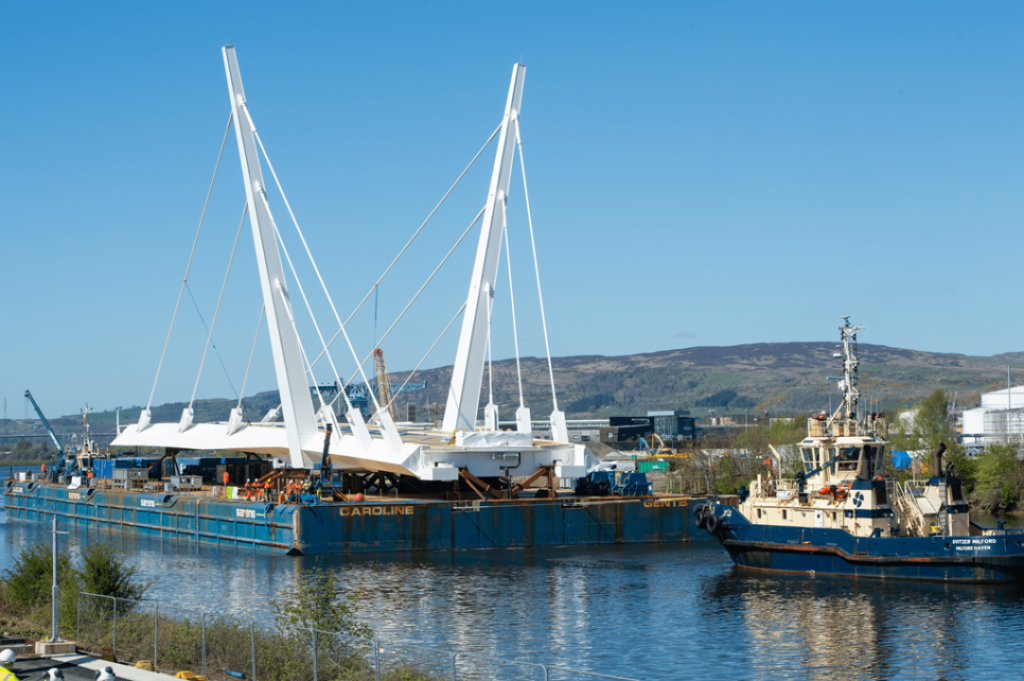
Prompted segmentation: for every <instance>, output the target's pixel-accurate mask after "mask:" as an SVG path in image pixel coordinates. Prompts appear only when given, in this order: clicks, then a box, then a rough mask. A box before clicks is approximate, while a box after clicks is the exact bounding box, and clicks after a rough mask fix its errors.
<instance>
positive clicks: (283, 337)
mask: <svg viewBox="0 0 1024 681" xmlns="http://www.w3.org/2000/svg"><path fill="white" fill-rule="evenodd" d="M223 56H224V66H225V71H226V75H227V80H228V92H229V95H230V102H231V107H232V112H233V120H234V126H235V133H236V140H237V142H238V152H239V159H240V162H241V166H242V174H243V178H244V184H245V194H246V199H247V201H248V215H249V220H250V223H251V227H252V234H253V240H254V243H255V247H256V258H257V264H258V269H259V273H260V283H261V284H262V291H263V300H264V304H265V309H266V318H267V325H268V330H269V335H270V345H271V349H272V351H273V357H274V367H275V371H276V375H277V384H278V389H279V391H280V395H281V408H282V417H283V423H259V424H252V423H249V422H247V421H244V417H243V415H242V413H241V410H240V408H237V407H236V409H235V410H233V411H232V414H231V420H230V421H229V422H227V423H193V421H192V410H191V409H188V408H187V409H186V410H185V413H183V415H182V418H181V421H180V422H174V423H150V422H149V418H148V414H149V412H148V409H147V410H146V411H144V412H143V416H142V417H140V420H139V423H137V424H135V425H131V426H128V427H126V428H125V429H124V430H123V431H122V432H121V433H120V434H119V435H118V437H117V438H116V439H115V440H114V441H113V442H112V443H111V444H112V445H113V446H115V447H161V448H168V449H175V450H179V451H217V450H223V451H237V452H252V453H256V454H264V455H268V456H272V457H275V458H277V459H279V460H281V461H283V462H286V463H287V464H289V465H291V466H292V467H295V468H300V467H303V468H311V467H312V465H313V464H314V462H318V461H320V460H321V458H322V453H323V446H324V431H321V430H320V426H321V425H326V424H325V423H322V421H323V419H324V416H321V417H320V418H319V419H318V416H317V413H316V411H315V409H314V406H313V400H312V397H311V393H310V389H309V385H308V380H307V378H306V372H305V370H304V360H303V355H302V346H301V340H300V338H299V334H298V331H297V329H296V327H295V319H294V313H293V309H292V307H293V305H292V301H291V299H290V296H289V289H288V285H287V282H286V279H285V272H284V267H283V264H282V261H281V255H280V253H279V251H278V245H277V236H276V229H275V223H274V218H273V215H272V214H271V212H270V208H269V204H268V203H267V200H266V192H265V185H264V179H263V173H262V169H261V167H260V162H259V155H258V153H257V146H256V142H257V140H256V131H255V124H254V123H253V120H252V118H251V116H250V114H249V109H248V106H247V104H246V100H245V92H244V90H243V88H242V78H241V75H240V72H239V69H238V62H237V60H236V57H235V51H234V48H232V47H230V46H228V47H225V48H224V50H223ZM525 73H526V67H524V66H523V65H522V64H516V65H515V67H514V68H513V72H512V82H511V85H510V87H509V94H508V99H507V101H506V105H505V115H504V118H503V121H502V126H501V134H500V137H499V142H498V151H497V154H496V157H495V162H494V170H493V175H492V178H491V184H490V192H489V196H488V202H487V204H486V206H485V218H484V223H483V226H482V232H481V235H480V242H479V246H478V250H477V258H476V263H475V265H474V268H473V276H472V279H471V286H470V293H469V298H468V301H467V305H466V307H465V316H464V317H463V328H462V335H461V337H460V340H459V347H458V351H457V354H456V360H455V366H454V371H453V377H452V386H451V390H450V393H449V396H448V408H447V411H446V412H445V416H444V425H443V427H442V429H441V431H431V430H423V429H422V428H419V429H417V428H415V427H409V426H407V427H405V428H402V427H401V426H398V427H397V428H396V426H395V424H394V423H393V422H391V419H390V416H388V412H387V411H386V410H383V411H379V412H378V419H379V423H383V425H384V429H383V430H382V429H381V428H380V427H373V428H369V429H368V428H367V426H366V424H365V423H364V422H363V421H362V418H361V417H359V415H358V412H355V411H354V410H350V411H349V415H348V418H349V423H348V424H337V423H336V424H335V430H334V434H333V436H332V438H331V442H330V445H329V449H328V451H329V454H330V458H331V462H332V464H333V465H334V466H335V467H336V468H337V469H340V470H347V471H351V472H378V471H379V472H387V473H394V474H398V475H409V476H414V477H417V478H420V479H422V480H428V481H431V480H432V481H454V480H457V479H458V478H459V469H460V468H464V469H466V470H468V471H469V472H470V473H472V474H473V475H475V476H477V477H484V478H493V477H499V476H528V475H532V474H533V473H535V472H536V471H537V470H538V468H539V467H541V466H552V467H554V474H555V477H558V478H577V477H582V476H584V475H586V473H587V471H588V470H590V469H592V468H594V467H596V466H597V464H598V461H597V459H596V458H595V457H594V456H593V455H592V454H591V453H590V452H589V451H588V450H587V449H586V447H585V446H583V445H573V444H570V443H568V442H566V440H568V435H567V434H565V433H566V430H565V417H564V414H562V412H559V411H557V410H556V411H555V412H554V413H553V414H552V420H551V426H552V432H553V433H555V437H561V439H562V440H563V441H561V442H553V441H550V440H545V439H540V438H535V437H534V435H532V433H531V432H530V430H531V428H530V420H529V419H530V413H529V410H528V409H526V408H525V407H524V406H522V405H520V409H519V411H518V412H517V421H518V424H519V432H512V431H501V430H497V429H496V427H497V414H496V413H494V414H493V416H492V423H493V425H492V429H491V430H485V431H482V432H481V431H477V430H476V416H477V410H478V408H479V399H480V388H481V383H482V377H483V369H484V359H485V353H486V349H487V339H488V333H489V331H488V329H489V316H490V296H491V295H492V292H493V290H494V284H495V281H494V280H495V274H496V271H497V267H498V256H499V254H500V250H501V237H502V231H503V227H504V224H505V200H506V196H507V194H508V188H509V180H510V175H511V168H512V160H513V151H514V149H515V142H516V130H517V129H518V128H517V127H516V128H513V127H512V126H513V124H515V125H517V121H518V118H517V117H518V114H519V107H520V102H521V98H522V90H523V80H524V76H525ZM261 144H262V143H261ZM218 163H219V161H218ZM268 164H269V159H268ZM269 167H270V168H271V171H272V172H273V167H272V166H269ZM275 178H276V176H275ZM282 193H283V190H282ZM524 193H525V173H524ZM289 210H290V208H289ZM293 217H294V216H293ZM296 227H297V225H296ZM531 229H532V227H531ZM531 234H532V231H531ZM314 266H315V265H314ZM510 268H511V265H510ZM296 283H297V282H296ZM321 283H322V282H321ZM325 291H326V287H325ZM538 293H539V278H538ZM332 306H333V303H332ZM314 322H315V320H314ZM339 323H341V322H340V319H339ZM172 328H173V325H172ZM321 340H322V339H321ZM325 352H326V347H325ZM517 352H518V350H517ZM353 354H354V351H353ZM328 359H329V356H328ZM158 376H159V372H158ZM552 387H553V386H552ZM326 417H327V418H329V419H330V420H332V421H333V420H334V415H333V413H331V414H329V415H326Z"/></svg>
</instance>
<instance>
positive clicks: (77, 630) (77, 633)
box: [75, 591, 82, 641]
mask: <svg viewBox="0 0 1024 681" xmlns="http://www.w3.org/2000/svg"><path fill="white" fill-rule="evenodd" d="M75 640H76V641H81V640H82V592H81V591H79V592H78V626H77V627H75Z"/></svg>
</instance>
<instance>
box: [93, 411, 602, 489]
mask: <svg viewBox="0 0 1024 681" xmlns="http://www.w3.org/2000/svg"><path fill="white" fill-rule="evenodd" d="M227 425H228V424H227V423H197V424H195V425H193V426H192V427H191V428H189V429H188V430H186V431H185V432H179V431H178V424H177V423H154V424H150V425H149V426H148V427H147V428H145V429H144V430H143V431H141V432H140V431H139V427H138V424H134V425H131V426H128V427H127V428H125V429H124V431H123V432H122V433H121V434H120V435H118V437H117V439H115V440H114V442H112V443H111V444H112V445H113V446H114V447H167V448H171V449H178V450H183V451H216V450H223V451H238V452H252V453H254V454H264V455H267V456H273V457H276V458H278V459H280V460H282V461H286V462H287V461H290V460H291V450H290V448H289V442H288V436H287V432H286V428H285V427H284V424H281V423H260V424H251V425H245V426H243V427H242V428H240V429H239V430H238V431H236V432H234V433H232V434H230V435H229V434H228V427H227ZM342 428H347V426H345V425H342ZM400 434H401V435H402V440H403V442H402V448H401V451H400V452H398V453H394V452H392V450H391V449H390V448H389V447H388V445H387V443H386V442H385V441H384V440H383V439H382V438H381V437H380V436H379V434H378V433H372V435H373V438H372V442H371V444H370V447H369V448H368V449H364V448H363V446H362V444H361V443H360V442H359V441H358V440H357V439H356V437H355V436H353V435H351V434H349V433H345V432H343V433H342V434H341V435H340V436H338V434H337V433H335V436H334V437H332V438H331V446H330V450H329V451H330V457H331V463H332V465H333V466H334V467H335V468H336V469H339V470H345V471H349V472H353V473H356V472H377V471H383V472H386V473H394V474H396V475H411V476H414V477H417V478H420V479H421V480H437V481H444V480H456V479H458V477H459V468H467V469H468V470H469V471H470V472H471V473H473V475H476V476H477V477H498V476H502V475H529V474H531V473H533V472H534V471H536V470H537V468H539V467H540V466H554V467H555V477H558V478H578V477H582V476H583V475H586V473H587V471H588V470H589V469H591V468H593V467H595V466H596V465H597V463H598V462H597V459H595V458H594V456H593V455H592V454H591V453H590V452H589V450H587V448H586V447H584V446H582V445H567V444H561V443H555V442H549V441H545V440H534V439H533V437H532V436H530V435H528V434H525V433H517V432H511V431H498V432H466V433H459V434H458V435H457V436H456V441H455V442H454V443H451V442H449V441H448V438H446V437H445V436H444V435H443V434H441V433H438V432H433V431H420V430H410V431H407V432H401V431H400ZM323 443H324V434H323V433H322V432H318V433H315V434H313V435H310V436H308V437H306V438H305V439H304V440H303V442H302V453H303V454H304V455H305V457H306V458H308V459H315V460H317V461H319V460H320V457H321V456H322V454H323Z"/></svg>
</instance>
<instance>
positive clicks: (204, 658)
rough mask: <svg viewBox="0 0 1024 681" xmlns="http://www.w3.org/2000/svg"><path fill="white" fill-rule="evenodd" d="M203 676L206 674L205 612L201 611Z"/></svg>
mask: <svg viewBox="0 0 1024 681" xmlns="http://www.w3.org/2000/svg"><path fill="white" fill-rule="evenodd" d="M203 676H206V613H205V612H204V613H203Z"/></svg>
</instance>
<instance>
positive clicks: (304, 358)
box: [260, 145, 355, 414]
mask: <svg viewBox="0 0 1024 681" xmlns="http://www.w3.org/2000/svg"><path fill="white" fill-rule="evenodd" d="M261 146H262V145H261ZM264 157H266V152H264ZM267 164H268V165H269V164H270V161H269V160H268V161H267ZM271 172H273V171H271ZM260 197H261V198H262V199H263V202H264V203H265V204H266V202H267V197H266V193H265V192H260ZM267 206H268V210H269V204H267ZM274 234H275V235H276V236H277V241H278V244H279V245H280V246H281V251H282V252H283V253H284V258H285V261H287V263H288V268H289V269H290V270H291V272H292V278H294V279H295V285H296V286H297V287H298V289H299V294H300V295H301V296H302V302H303V303H305V305H306V311H307V312H309V317H310V319H311V320H312V322H313V328H314V329H316V335H317V337H319V338H320V343H321V344H322V345H323V346H324V348H325V349H326V347H327V344H326V343H325V342H324V335H323V333H321V331H320V325H319V324H318V323H317V321H316V315H314V314H313V308H312V306H310V304H309V299H308V298H307V297H306V291H305V289H303V288H302V281H301V280H300V279H299V275H298V273H297V272H296V271H295V265H294V264H293V263H292V257H291V255H289V254H288V247H287V246H285V243H284V239H282V238H281V232H280V230H278V229H277V225H276V224H275V225H274ZM289 317H290V318H291V319H290V321H291V323H292V324H295V314H294V312H292V311H291V306H289ZM299 349H300V350H301V351H302V361H303V363H304V364H305V365H306V366H307V367H308V370H307V374H309V375H310V376H311V377H312V378H313V381H314V383H316V385H317V396H318V397H319V398H320V410H321V411H322V410H323V407H324V405H325V404H327V402H326V401H325V400H324V397H323V394H322V392H321V390H320V387H319V383H318V382H317V381H316V376H314V375H313V373H312V371H313V367H312V366H311V365H310V363H309V357H307V356H306V349H305V348H304V347H302V343H299ZM354 354H355V353H354V352H353V355H354ZM327 362H328V363H329V364H330V366H331V371H333V372H334V378H335V380H337V381H338V382H339V383H340V382H341V379H340V378H339V377H338V370H337V368H336V367H335V366H334V358H333V357H331V353H329V352H328V353H327ZM341 392H344V391H341ZM345 402H346V403H347V405H348V407H349V408H350V409H351V408H352V403H351V402H349V399H348V395H345ZM332 414H333V411H332Z"/></svg>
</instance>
